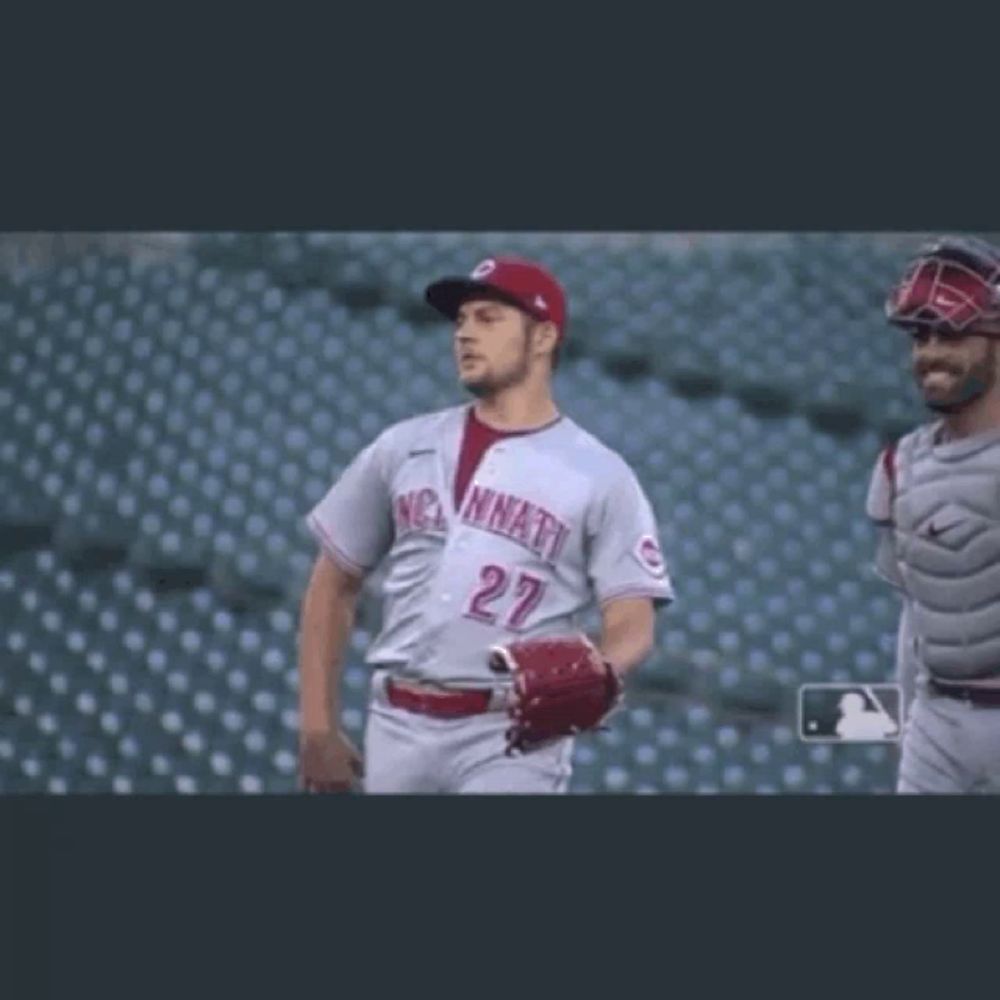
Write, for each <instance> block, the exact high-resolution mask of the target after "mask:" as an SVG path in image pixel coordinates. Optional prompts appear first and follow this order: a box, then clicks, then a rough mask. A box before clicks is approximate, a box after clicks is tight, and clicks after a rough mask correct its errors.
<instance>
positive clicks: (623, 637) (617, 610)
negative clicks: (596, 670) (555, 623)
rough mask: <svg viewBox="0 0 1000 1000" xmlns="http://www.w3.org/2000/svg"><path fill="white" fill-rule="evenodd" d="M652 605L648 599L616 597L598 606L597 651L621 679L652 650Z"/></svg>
mask: <svg viewBox="0 0 1000 1000" xmlns="http://www.w3.org/2000/svg"><path fill="white" fill-rule="evenodd" d="M654 620H655V616H654V613H653V602H652V600H651V599H650V598H648V597H620V598H618V599H617V600H613V601H608V602H607V603H606V604H603V605H602V606H601V635H600V638H599V639H598V641H597V648H598V649H599V650H600V651H601V655H602V656H603V657H604V658H605V659H606V660H607V661H608V662H609V663H610V664H611V665H612V666H613V667H614V668H615V670H616V672H617V673H618V675H619V676H624V675H625V674H627V673H628V672H629V671H630V670H632V669H633V668H634V667H637V666H638V665H639V664H640V663H641V662H642V661H643V660H644V659H645V658H646V657H647V656H648V655H649V652H650V650H651V649H652V648H653V638H654V629H653V625H654Z"/></svg>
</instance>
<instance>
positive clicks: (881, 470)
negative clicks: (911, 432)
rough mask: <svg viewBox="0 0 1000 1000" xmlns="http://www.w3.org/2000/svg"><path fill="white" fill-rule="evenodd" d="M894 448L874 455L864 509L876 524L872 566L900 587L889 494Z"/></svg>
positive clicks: (879, 573)
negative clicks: (876, 536) (876, 535)
mask: <svg viewBox="0 0 1000 1000" xmlns="http://www.w3.org/2000/svg"><path fill="white" fill-rule="evenodd" d="M894 463H895V449H894V448H893V447H892V446H890V447H888V448H886V449H885V450H884V451H883V452H882V453H881V454H880V455H879V457H878V460H877V461H876V463H875V468H874V470H872V478H871V482H870V483H869V486H868V497H867V500H866V501H865V513H866V514H867V515H868V517H869V518H870V519H871V520H872V521H873V522H874V523H875V525H876V526H877V528H878V538H877V541H876V548H875V559H874V563H873V565H874V567H875V572H876V573H878V575H879V576H880V577H882V579H883V580H885V581H886V582H887V583H889V584H891V585H892V586H893V587H897V588H899V589H900V590H902V589H903V577H902V575H901V574H900V572H899V561H898V560H897V558H896V537H895V526H894V523H893V518H892V494H893V489H894V486H893V479H894Z"/></svg>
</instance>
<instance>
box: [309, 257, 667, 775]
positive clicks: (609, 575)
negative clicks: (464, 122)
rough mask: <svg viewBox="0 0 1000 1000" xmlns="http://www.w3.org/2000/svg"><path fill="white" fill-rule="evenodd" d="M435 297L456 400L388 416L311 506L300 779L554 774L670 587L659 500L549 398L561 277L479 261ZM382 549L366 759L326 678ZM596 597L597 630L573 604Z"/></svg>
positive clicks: (528, 265) (582, 606)
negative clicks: (449, 332)
mask: <svg viewBox="0 0 1000 1000" xmlns="http://www.w3.org/2000/svg"><path fill="white" fill-rule="evenodd" d="M426 298H427V301H428V302H429V303H430V304H431V305H432V306H433V307H434V308H435V309H437V310H438V311H439V312H441V313H442V314H443V315H444V316H446V317H447V318H448V319H449V320H451V321H452V323H453V324H454V338H453V341H454V354H455V362H456V364H457V367H458V376H459V380H460V382H461V384H462V385H463V386H464V388H465V389H466V390H467V391H468V392H469V393H470V394H471V396H472V397H473V400H472V401H471V403H470V404H468V405H461V406H455V407H451V408H448V409H445V410H442V411H439V412H436V413H430V414H427V415H424V416H418V417H414V418H412V419H409V420H404V421H402V422H400V423H397V424H395V425H393V426H391V427H389V428H388V429H387V430H385V431H384V432H383V433H382V434H380V435H379V436H378V437H377V438H376V439H375V440H374V441H373V442H372V443H371V444H369V445H368V447H367V448H365V449H364V450H363V451H362V452H361V453H360V454H359V455H358V456H357V457H356V458H355V459H354V460H353V461H352V462H351V464H350V465H349V466H348V468H347V469H346V470H345V471H344V472H343V474H342V475H341V476H340V478H339V480H337V482H336V483H335V484H334V485H333V487H332V488H331V489H330V491H329V492H328V493H327V494H326V496H324V497H323V499H322V500H321V501H320V502H319V503H318V504H317V505H316V507H315V508H314V509H313V510H312V511H311V512H310V513H309V514H308V516H307V523H308V525H309V528H310V529H311V531H312V533H313V534H314V536H315V538H316V540H317V542H318V544H319V546H320V550H321V551H320V553H319V556H318V558H317V559H316V563H315V566H314V569H313V573H312V578H311V580H310V582H309V585H308V588H307V590H306V593H305V596H304V599H303V602H302V615H301V637H300V677H301V692H300V709H301V734H300V736H301V739H300V782H301V785H302V787H303V788H305V789H306V790H310V791H336V790H344V789H347V788H349V787H352V786H353V787H357V785H355V783H356V782H357V783H358V784H360V787H361V788H362V789H363V790H364V791H366V792H368V793H457V792H461V793H487V792H494V793H556V792H563V791H565V790H566V788H567V784H568V782H569V777H570V757H571V753H572V748H573V739H574V734H575V733H577V732H580V731H584V730H587V729H593V728H595V727H597V726H599V725H600V724H601V723H602V722H603V721H604V719H606V717H607V715H608V714H609V713H610V712H611V711H612V710H613V709H614V708H615V707H616V706H617V705H618V704H619V702H620V699H621V695H622V687H623V685H622V678H624V677H625V675H626V674H627V673H628V671H630V670H631V669H633V668H634V667H635V666H636V665H637V664H638V663H639V662H640V661H641V660H642V659H643V658H644V657H645V656H646V654H647V653H648V652H649V650H650V649H651V647H652V645H653V639H654V608H655V607H656V606H657V605H658V604H663V603H666V602H669V601H670V600H672V599H673V591H672V586H671V582H670V579H669V576H668V573H667V569H666V566H665V563H664V560H663V557H662V555H661V552H660V546H659V543H658V540H657V539H658V532H657V525H656V522H655V520H654V514H653V511H652V509H651V506H650V504H649V502H648V500H647V498H646V496H645V494H644V492H643V490H642V488H641V486H640V484H639V482H638V481H637V479H636V476H635V475H634V473H633V472H632V470H631V469H630V468H629V466H628V465H627V464H626V463H625V461H624V460H623V459H622V458H621V457H620V456H619V455H618V454H616V453H615V452H614V451H612V450H611V449H610V448H608V447H606V446H605V445H603V444H602V443H601V442H599V441H598V440H597V439H596V438H595V437H593V436H592V435H591V434H589V433H588V432H587V431H585V430H583V429H582V428H581V427H579V426H578V425H577V424H576V423H574V421H572V420H571V419H569V418H568V417H566V416H565V415H563V414H561V413H560V412H559V410H558V408H557V406H556V404H555V402H554V401H553V397H552V391H551V375H552V370H553V368H554V367H555V364H556V362H557V358H558V352H559V348H560V345H561V343H562V339H563V337H564V336H565V335H566V303H565V296H564V293H563V289H562V288H561V286H560V285H559V284H558V282H557V281H556V280H555V278H554V277H552V275H550V274H549V273H548V272H547V271H545V270H544V269H543V268H542V267H540V266H538V265H537V264H535V263H532V262H530V261H525V260H521V259H518V258H512V257H506V258H501V257H497V258H490V259H487V260H484V261H482V262H481V263H480V264H479V265H478V266H477V267H476V268H475V269H474V270H473V271H472V273H471V276H469V277H460V278H446V279H443V280H441V281H438V282H436V283H434V284H432V285H431V286H430V287H429V288H428V289H427V291H426ZM383 561H384V567H385V575H384V582H383V586H382V592H383V598H384V615H383V626H382V629H381V631H380V633H379V634H378V636H377V637H376V638H375V640H374V642H373V644H372V645H371V647H370V649H369V650H368V653H367V657H366V659H367V661H368V662H369V663H371V664H372V665H373V666H374V667H375V670H374V671H373V674H372V682H371V691H370V699H369V711H368V717H367V724H366V728H365V737H364V752H365V754H364V765H363V767H362V758H361V755H360V754H359V752H358V750H357V749H356V748H355V747H354V746H353V745H352V744H351V741H350V740H349V739H348V738H347V736H346V735H345V734H344V733H343V732H342V731H341V729H340V726H339V718H340V696H339V681H340V675H341V668H342V664H343V656H344V650H345V648H346V645H347V642H348V638H349V634H350V630H351V625H352V620H353V615H354V608H355V602H356V599H357V596H358V592H359V589H360V587H361V585H362V581H363V580H364V578H365V576H366V575H367V574H368V573H370V572H371V571H372V570H373V569H374V568H375V567H376V566H377V565H379V564H383ZM595 604H596V605H598V606H599V608H600V612H601V630H600V636H599V638H598V639H597V641H596V643H595V642H592V641H591V640H590V639H589V638H587V637H586V636H584V635H583V634H582V633H581V630H580V625H579V620H580V617H581V615H582V614H583V613H584V612H585V611H586V610H587V609H588V608H589V607H594V606H595Z"/></svg>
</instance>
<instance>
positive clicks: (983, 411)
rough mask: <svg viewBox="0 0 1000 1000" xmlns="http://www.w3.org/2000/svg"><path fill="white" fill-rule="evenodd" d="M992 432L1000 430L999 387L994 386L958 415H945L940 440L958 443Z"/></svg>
mask: <svg viewBox="0 0 1000 1000" xmlns="http://www.w3.org/2000/svg"><path fill="white" fill-rule="evenodd" d="M993 430H1000V386H994V387H993V389H991V390H990V392H988V393H987V394H986V395H985V396H981V397H980V398H979V399H977V400H976V401H975V402H974V403H973V404H972V406H969V407H967V408H966V409H964V410H962V411H961V412H960V413H946V414H945V415H944V420H943V434H942V438H943V440H945V441H958V440H961V439H962V438H967V437H972V436H973V435H975V434H985V433H986V432H987V431H993Z"/></svg>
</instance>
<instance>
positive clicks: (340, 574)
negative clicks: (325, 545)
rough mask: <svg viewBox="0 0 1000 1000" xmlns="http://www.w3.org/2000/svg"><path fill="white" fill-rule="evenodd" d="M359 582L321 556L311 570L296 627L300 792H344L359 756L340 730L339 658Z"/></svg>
mask: <svg viewBox="0 0 1000 1000" xmlns="http://www.w3.org/2000/svg"><path fill="white" fill-rule="evenodd" d="M361 584H362V578H361V577H360V576H356V575H355V574H353V573H350V572H348V571H347V570H346V569H344V568H343V567H342V566H340V565H339V564H338V563H337V562H335V561H334V560H333V559H332V558H331V557H330V556H329V555H327V554H326V553H321V554H320V555H319V557H318V558H317V560H316V563H315V565H314V566H313V571H312V576H311V578H310V580H309V585H308V587H307V588H306V592H305V595H304V596H303V599H302V609H301V615H300V622H299V717H300V726H299V730H300V738H299V744H300V780H301V783H302V786H303V788H304V789H305V790H306V791H319V792H326V791H346V790H347V789H348V788H350V786H351V784H352V783H353V782H354V781H355V780H356V779H357V777H358V776H359V775H360V773H361V756H360V754H359V753H358V751H357V749H356V748H355V747H354V745H353V744H352V743H351V741H350V739H349V738H348V737H347V736H346V734H345V733H343V732H342V731H341V728H340V710H341V702H340V683H341V677H342V675H343V667H344V653H345V651H346V649H347V644H348V642H349V640H350V637H351V630H352V628H353V627H354V617H355V613H356V609H357V602H358V595H359V593H360V591H361Z"/></svg>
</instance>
